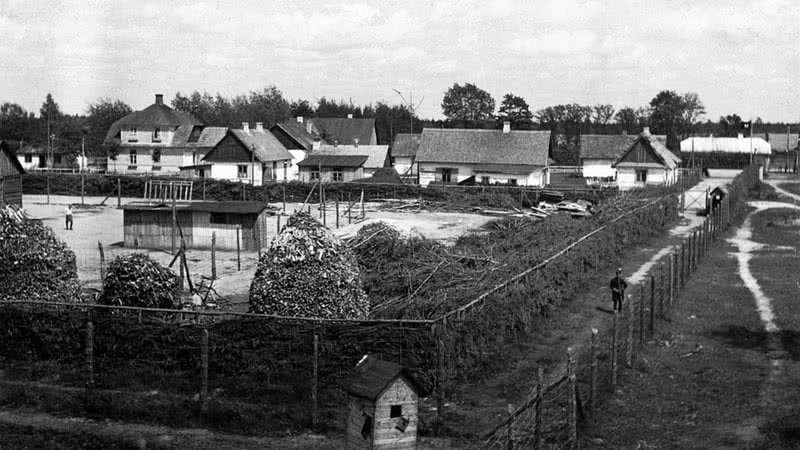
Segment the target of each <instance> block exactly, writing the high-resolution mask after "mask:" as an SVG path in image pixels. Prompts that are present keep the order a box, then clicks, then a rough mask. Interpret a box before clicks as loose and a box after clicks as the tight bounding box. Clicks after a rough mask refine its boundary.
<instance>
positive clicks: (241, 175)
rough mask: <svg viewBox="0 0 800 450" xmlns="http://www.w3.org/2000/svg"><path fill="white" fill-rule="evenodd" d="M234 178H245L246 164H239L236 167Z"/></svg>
mask: <svg viewBox="0 0 800 450" xmlns="http://www.w3.org/2000/svg"><path fill="white" fill-rule="evenodd" d="M236 176H238V177H239V178H247V164H239V165H238V166H236Z"/></svg>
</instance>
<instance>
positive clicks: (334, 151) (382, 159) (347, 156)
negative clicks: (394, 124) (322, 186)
mask: <svg viewBox="0 0 800 450" xmlns="http://www.w3.org/2000/svg"><path fill="white" fill-rule="evenodd" d="M388 165H389V146H388V145H321V146H320V147H319V148H318V149H315V150H313V151H312V152H311V153H310V154H309V156H308V158H306V159H304V160H303V161H301V162H300V163H299V164H298V166H299V169H300V175H299V179H300V181H304V182H315V181H317V180H320V179H321V180H322V181H324V182H347V181H352V180H354V179H359V178H368V177H371V176H372V175H373V174H374V173H375V171H376V170H378V169H381V168H384V167H387V166H388Z"/></svg>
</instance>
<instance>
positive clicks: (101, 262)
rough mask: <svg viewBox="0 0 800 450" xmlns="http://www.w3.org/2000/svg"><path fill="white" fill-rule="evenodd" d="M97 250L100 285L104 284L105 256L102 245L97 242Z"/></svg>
mask: <svg viewBox="0 0 800 450" xmlns="http://www.w3.org/2000/svg"><path fill="white" fill-rule="evenodd" d="M97 249H98V250H100V284H105V282H106V254H105V252H104V251H103V244H102V243H101V242H100V241H97Z"/></svg>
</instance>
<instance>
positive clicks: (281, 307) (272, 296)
mask: <svg viewBox="0 0 800 450" xmlns="http://www.w3.org/2000/svg"><path fill="white" fill-rule="evenodd" d="M250 312H253V313H262V314H277V315H282V316H296V317H318V318H328V319H361V318H365V317H366V316H367V314H368V313H369V300H368V299H367V297H366V295H365V294H364V290H363V289H362V287H361V280H360V277H359V270H358V263H357V262H356V260H355V257H354V256H353V253H352V251H351V250H350V249H349V248H348V247H347V246H346V245H344V243H343V242H342V241H341V240H340V239H339V238H338V237H336V236H335V235H334V234H333V233H331V231H330V230H329V229H327V228H325V227H324V226H323V225H322V224H320V223H319V222H317V221H316V220H315V219H314V218H313V217H311V216H310V215H309V214H307V213H303V212H299V213H297V214H295V215H293V216H291V217H290V218H289V220H288V222H287V224H286V226H285V227H284V228H283V230H281V232H280V233H279V234H277V235H276V236H275V237H274V238H273V239H272V241H271V242H270V245H269V248H268V249H267V251H266V252H265V253H264V255H263V256H262V257H261V260H260V261H259V262H258V268H257V269H256V273H255V276H254V278H253V282H252V284H251V285H250Z"/></svg>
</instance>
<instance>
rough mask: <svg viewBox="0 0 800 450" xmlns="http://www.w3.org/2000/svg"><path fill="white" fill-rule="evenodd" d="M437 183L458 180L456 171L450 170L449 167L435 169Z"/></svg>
mask: <svg viewBox="0 0 800 450" xmlns="http://www.w3.org/2000/svg"><path fill="white" fill-rule="evenodd" d="M436 175H437V178H438V181H441V182H442V183H453V182H455V181H457V180H458V169H451V168H449V167H442V168H438V169H436Z"/></svg>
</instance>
